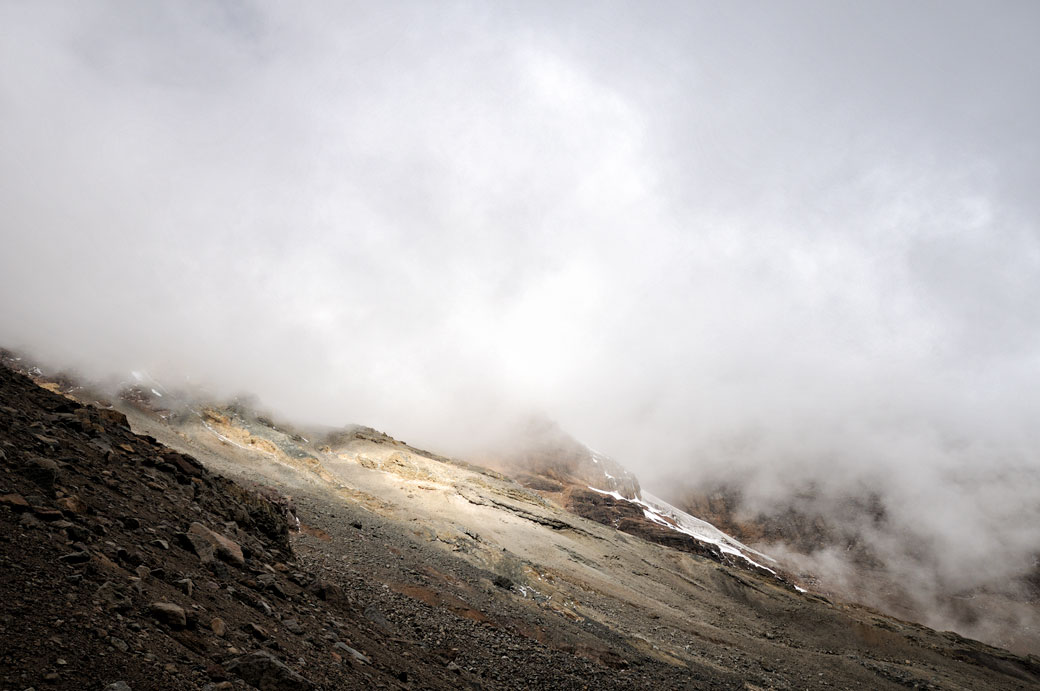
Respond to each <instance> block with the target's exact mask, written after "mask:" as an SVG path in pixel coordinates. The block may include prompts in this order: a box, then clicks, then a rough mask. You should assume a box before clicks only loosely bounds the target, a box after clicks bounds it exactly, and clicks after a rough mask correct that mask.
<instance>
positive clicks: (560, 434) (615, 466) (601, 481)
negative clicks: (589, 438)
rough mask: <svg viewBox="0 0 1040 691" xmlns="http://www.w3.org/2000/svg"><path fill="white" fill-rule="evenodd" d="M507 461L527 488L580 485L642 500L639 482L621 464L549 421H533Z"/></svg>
mask: <svg viewBox="0 0 1040 691" xmlns="http://www.w3.org/2000/svg"><path fill="white" fill-rule="evenodd" d="M504 462H505V463H506V465H507V466H509V467H510V468H511V469H512V471H513V473H514V475H516V476H517V478H518V479H519V480H521V481H522V482H523V483H524V485H525V486H527V487H530V488H532V489H538V490H541V491H558V490H556V489H555V488H554V485H559V484H561V483H562V484H564V485H580V486H582V487H588V486H591V487H595V488H596V489H602V490H605V491H607V492H618V493H619V494H621V495H622V496H625V497H628V498H630V499H634V498H637V497H639V492H640V487H639V480H638V479H637V478H636V476H635V475H633V474H632V473H630V472H629V471H628V470H626V469H625V467H624V466H622V465H621V464H620V463H618V462H617V461H615V460H613V459H612V458H610V457H608V456H604V455H603V454H600V453H596V452H595V451H593V450H592V449H590V448H588V447H587V446H585V445H584V444H582V443H581V442H579V441H577V440H576V439H574V438H573V437H571V436H570V435H568V434H567V433H566V432H564V431H563V430H562V429H560V428H559V427H558V426H557V425H556V424H555V423H553V422H551V421H548V420H541V419H537V420H532V421H529V423H528V425H527V426H526V428H525V429H523V430H521V431H520V432H519V435H518V441H517V443H516V446H515V447H514V448H513V449H512V450H511V451H510V452H509V453H508V454H507V455H506V457H505V459H504Z"/></svg>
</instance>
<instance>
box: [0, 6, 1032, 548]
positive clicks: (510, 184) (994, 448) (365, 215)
mask: <svg viewBox="0 0 1040 691" xmlns="http://www.w3.org/2000/svg"><path fill="white" fill-rule="evenodd" d="M1038 32H1040V4H1038V3H1036V2H1020V3H1016V2H986V3H983V2H971V3H962V2H913V3H910V2H891V3H886V2H875V1H872V2H860V3H846V2H841V3H837V2H829V1H823V2H761V3H757V2H745V3H741V2H726V3H718V2H699V3H694V2H676V3H670V2H633V3H607V2H595V3H561V2H550V3H544V4H541V3H534V2H518V3H515V4H514V3H484V2H474V3H448V2H437V3H431V2H418V3H414V4H413V3H392V2H379V3H372V2H365V3H356V4H353V5H352V4H351V3H344V2H336V3H328V4H323V3H285V2H280V3H277V2H271V3H262V2H260V3H246V2H207V3H190V2H166V3H162V2H157V3H139V2H131V1H126V2H113V3H106V2H65V3H51V2H14V1H3V2H0V223H2V225H0V233H2V245H0V342H2V343H3V344H5V345H7V346H9V347H21V348H26V349H28V350H29V352H32V353H35V354H37V355H39V356H42V357H44V358H49V359H50V360H51V361H52V362H55V363H58V364H62V365H74V366H77V367H80V368H82V369H84V370H86V371H87V372H89V373H91V374H94V375H103V374H109V373H126V372H128V371H129V370H131V369H136V370H147V371H149V372H151V373H152V374H153V375H155V376H156V377H159V378H161V379H162V380H164V381H166V382H169V383H170V385H177V384H180V383H183V382H184V381H186V380H190V381H192V382H199V383H205V384H206V385H207V386H209V387H211V388H212V389H214V390H216V391H220V392H239V391H249V392H253V393H255V394H257V395H258V396H259V397H260V398H261V400H262V401H263V402H264V403H265V404H267V405H268V406H270V407H272V408H274V409H276V410H278V411H281V412H282V413H283V414H284V415H286V416H289V417H291V418H295V419H298V420H308V421H315V422H322V423H329V424H340V423H345V422H360V423H366V424H371V425H373V426H376V427H379V428H381V429H384V430H386V431H388V432H390V433H391V434H394V435H395V436H398V437H401V438H405V439H408V440H410V441H415V442H418V443H425V444H429V445H432V446H435V447H437V448H442V449H446V450H449V451H450V450H452V449H454V448H460V449H461V448H462V447H463V446H464V444H463V442H464V440H466V439H468V438H470V437H471V436H474V435H480V434H481V433H482V431H483V430H487V429H491V428H495V427H496V426H497V425H500V424H502V421H503V420H506V421H509V420H511V419H512V418H511V417H510V416H512V415H516V414H525V413H528V412H538V413H543V414H545V415H548V416H550V417H552V418H553V419H555V420H557V421H558V422H559V423H560V424H561V425H562V426H563V427H564V428H566V429H568V430H570V431H572V432H573V433H574V434H576V435H577V436H578V437H580V438H581V439H582V440H584V441H586V442H587V443H589V444H591V445H592V446H594V447H596V448H598V449H599V450H601V451H602V452H605V453H608V454H610V455H613V456H615V457H617V458H619V460H621V461H622V462H623V463H625V464H627V465H628V466H629V467H631V468H633V469H635V470H636V471H637V472H638V473H640V475H641V476H642V477H644V478H645V480H644V484H647V482H649V483H650V484H651V485H652V481H653V478H655V477H664V476H665V475H667V474H668V473H671V472H682V473H687V474H689V475H690V476H691V477H693V476H697V475H699V474H704V473H708V472H709V471H710V470H711V469H713V468H718V467H725V468H730V469H732V468H737V469H739V470H741V471H742V472H750V473H752V474H754V475H756V477H759V478H762V479H761V483H762V486H763V487H765V488H770V487H774V486H775V484H776V483H778V482H783V481H787V480H790V481H792V482H801V481H802V480H803V479H804V478H812V479H815V480H817V481H823V482H839V481H840V482H845V483H848V482H852V481H853V480H855V479H858V478H862V477H865V478H868V479H869V478H874V481H877V478H879V477H883V478H885V482H887V483H889V484H890V485H891V486H892V487H893V488H894V489H893V491H895V492H897V496H898V492H900V491H902V492H905V493H906V495H907V497H908V498H909V499H912V498H913V497H915V496H917V495H919V494H920V492H921V488H922V487H927V486H929V485H931V484H933V483H935V482H937V480H938V479H940V478H949V477H951V476H952V475H957V477H959V478H962V479H963V478H964V477H970V478H975V477H976V475H979V476H987V477H990V478H992V477H1000V478H1004V479H1002V480H1001V481H1000V485H999V488H998V489H999V490H1000V493H1001V494H1000V497H1001V498H1002V500H1001V502H1000V503H1001V504H1002V505H1003V506H1005V507H1006V511H1007V512H1009V513H1010V514H1011V515H1013V516H1015V517H1018V518H1022V517H1026V516H1030V517H1032V516H1034V515H1035V512H1036V511H1037V505H1038V497H1037V493H1038V492H1040V489H1037V487H1038V486H1040V484H1038V483H1036V482H1029V481H1023V479H1022V478H1023V475H1022V473H1027V474H1028V478H1034V479H1035V477H1036V473H1037V471H1038V462H1037V449H1038V448H1040V447H1038V441H1040V439H1038V437H1040V434H1038V432H1036V431H1035V428H1036V427H1037V424H1036V423H1037V420H1038V418H1040V415H1038V413H1040V369H1038V368H1040V302H1038V297H1040V225H1038V220H1040V195H1038V194H1037V190H1038V189H1040V184H1038V182H1040V161H1038V154H1040V42H1038V41H1037V40H1036V39H1037V35H1038ZM958 474H959V475H958ZM792 478H793V479H792ZM850 478H851V479H850ZM979 482H980V481H977V480H975V479H971V480H970V481H969V482H968V484H975V485H978V483H979ZM962 484H963V483H962ZM982 484H983V485H984V484H985V482H982ZM900 488H902V489H900ZM763 491H765V490H763ZM981 491H982V490H980V492H981ZM932 495H933V496H932V497H931V500H929V504H928V505H929V506H933V507H934V506H945V505H947V504H948V503H949V501H948V500H949V499H950V497H951V496H953V495H947V494H943V493H942V492H933V493H932ZM982 496H983V495H982V494H979V495H978V496H977V497H974V498H972V497H967V498H966V497H965V496H962V495H960V494H958V495H956V496H954V498H955V499H956V500H957V501H958V502H961V504H959V506H966V505H968V504H970V503H971V502H973V501H978V502H981V501H985V502H990V501H992V500H993V497H992V496H988V495H987V496H986V497H985V499H982V498H979V497H982ZM969 513H970V512H969ZM972 516H973V517H974V514H972ZM944 520H946V519H944ZM1030 520H1032V519H1031V518H1030ZM1036 537H1037V536H1036V535H1035V534H1033V533H1032V532H1030V533H1027V534H1023V535H1020V536H1015V537H1014V538H1013V539H1016V540H1020V541H1021V543H1022V544H1021V545H1020V546H1022V547H1023V548H1024V546H1025V545H1027V543H1029V541H1030V540H1032V541H1033V544H1034V545H1035V539H1036Z"/></svg>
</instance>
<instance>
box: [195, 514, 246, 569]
mask: <svg viewBox="0 0 1040 691" xmlns="http://www.w3.org/2000/svg"><path fill="white" fill-rule="evenodd" d="M185 536H186V538H187V540H188V542H189V544H190V545H191V549H192V551H194V552H195V554H197V555H198V556H199V559H201V560H202V563H204V564H206V563H209V562H213V561H215V560H217V559H220V560H222V561H226V562H228V563H229V564H233V565H235V566H238V567H239V568H241V567H243V566H245V563H246V559H245V556H244V555H243V554H242V548H241V547H240V546H239V545H238V543H237V542H235V541H234V540H231V539H229V538H227V537H224V536H223V535H221V534H220V533H218V532H215V531H213V530H210V529H209V528H207V527H206V526H204V525H202V524H201V523H192V524H191V527H189V528H188V532H187V533H185Z"/></svg>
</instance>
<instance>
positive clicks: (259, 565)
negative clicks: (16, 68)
mask: <svg viewBox="0 0 1040 691" xmlns="http://www.w3.org/2000/svg"><path fill="white" fill-rule="evenodd" d="M56 388H61V387H60V386H58V387H56ZM157 390H158V391H160V393H162V391H161V390H159V389H157ZM73 393H74V394H75V395H76V396H78V397H80V398H81V399H82V400H84V401H85V400H87V399H93V400H94V401H95V402H96V405H95V406H94V407H93V408H85V407H81V406H80V405H79V404H77V403H75V402H73V401H71V400H69V399H67V398H63V397H61V396H59V395H56V394H53V393H50V392H47V391H44V390H43V389H40V388H38V387H35V386H34V385H32V384H31V383H30V382H29V381H28V380H27V379H25V378H23V377H20V376H18V375H14V374H12V373H9V372H6V371H0V423H2V424H0V450H2V451H3V455H2V456H0V464H2V468H3V474H2V476H0V481H2V486H0V495H2V496H3V501H2V502H0V503H2V506H0V522H2V526H0V557H2V560H3V561H2V564H3V566H4V573H5V579H4V582H3V584H2V585H0V588H3V589H4V590H3V592H2V593H0V594H2V595H3V597H0V616H2V620H0V621H2V622H3V623H4V633H3V634H2V635H3V642H4V646H3V653H2V654H0V682H2V683H3V684H4V687H5V688H19V689H24V688H26V687H29V686H35V687H37V688H41V687H42V688H65V689H73V688H76V689H78V688H92V687H97V688H104V687H105V686H106V685H107V684H109V683H114V682H117V681H123V682H126V683H127V684H129V685H130V687H131V688H134V689H138V691H139V689H142V688H144V689H147V688H172V689H177V688H185V689H187V688H202V687H205V685H206V684H214V685H217V684H224V685H225V687H226V688H230V687H228V686H226V685H227V684H228V683H230V684H232V685H233V686H237V687H238V688H242V687H243V684H245V683H247V682H248V683H250V684H252V685H254V686H259V687H261V688H274V689H281V688H328V689H332V688H380V687H382V688H449V687H450V688H458V687H462V688H517V689H520V688H523V689H530V688H553V689H557V688H562V689H570V688H573V689H578V688H591V687H596V688H604V689H609V688H645V689H671V688H676V689H678V688H709V689H714V688H732V689H766V688H799V689H804V688H810V689H817V688H820V689H822V688H834V687H839V688H854V689H886V688H893V689H894V688H905V687H907V686H910V687H912V686H917V687H919V688H929V687H931V688H944V689H983V688H987V689H988V688H995V689H1005V688H1006V689H1021V688H1029V687H1032V686H1035V685H1036V684H1037V683H1040V663H1038V660H1036V659H1035V658H1028V657H1020V656H1016V655H1013V654H1011V653H1008V652H1007V651H1003V650H1000V649H996V648H992V647H989V646H986V645H983V644H980V643H977V642H974V641H970V640H967V639H964V638H961V637H959V636H957V635H955V634H950V633H937V632H935V631H932V630H930V629H927V628H925V627H922V626H918V625H915V624H910V623H907V622H902V621H898V620H894V619H891V618H888V617H885V616H883V615H880V614H878V613H876V612H873V611H871V610H868V609H864V608H861V607H856V606H850V605H843V604H837V603H833V602H830V601H828V600H827V599H825V598H822V597H819V596H817V595H813V594H809V593H799V592H796V591H795V590H794V589H793V588H791V587H790V586H788V585H786V584H784V583H783V582H782V581H780V580H778V579H777V578H776V577H775V576H774V575H773V574H770V573H768V572H766V573H760V572H759V570H757V569H755V568H747V566H746V565H742V564H741V562H744V561H745V560H744V559H743V558H740V557H738V555H736V554H732V553H726V552H723V555H726V554H728V556H729V557H731V558H732V560H733V561H732V562H730V561H728V560H727V559H726V558H721V559H720V558H719V554H718V553H716V552H713V551H712V550H710V549H708V551H707V553H698V552H697V551H696V550H694V551H687V550H682V549H673V548H669V547H666V546H663V545H661V544H654V543H653V542H650V541H647V540H645V539H642V538H641V537H640V536H638V535H637V534H632V533H626V532H623V531H620V530H618V529H617V528H615V527H614V526H613V525H609V524H603V523H601V522H597V521H594V520H588V519H586V518H583V517H582V516H580V515H577V514H575V513H572V512H570V511H568V510H566V509H565V508H564V507H563V506H562V505H561V503H559V502H558V501H556V500H555V499H554V498H553V497H552V496H550V495H552V492H545V493H542V492H541V491H536V490H532V489H529V488H525V487H523V486H522V485H520V484H518V483H517V482H515V481H513V480H511V479H509V478H508V477H506V476H504V475H502V474H501V473H497V472H494V471H489V470H486V469H482V468H479V467H476V466H472V465H469V464H465V463H460V462H455V461H452V460H451V459H446V458H443V457H440V456H437V455H435V454H428V453H426V452H423V451H422V450H420V449H416V448H414V447H411V446H409V445H408V444H405V443H403V442H400V441H397V440H393V439H392V438H390V437H388V436H386V435H383V434H380V433H376V432H374V431H372V430H366V429H363V428H354V429H352V430H348V431H344V432H342V433H337V434H334V435H325V436H324V437H321V438H314V437H311V436H308V435H307V433H303V432H300V431H294V430H292V429H289V428H288V427H287V426H285V425H282V424H279V423H276V422H274V421H272V420H270V419H269V418H266V417H264V416H261V415H257V414H255V413H252V412H251V411H250V410H248V409H247V408H246V407H245V406H243V405H239V406H214V405H208V406H202V407H201V408H198V409H196V408H194V407H192V406H187V407H185V408H183V409H181V408H178V407H177V406H174V405H172V404H170V403H169V402H167V403H165V404H164V407H163V408H162V409H161V411H162V412H159V410H158V409H156V407H155V406H154V405H153V403H152V402H151V399H150V398H148V400H147V401H141V400H125V399H119V400H115V401H111V403H114V404H115V405H116V406H118V407H119V408H120V409H122V410H123V411H124V412H125V413H126V414H127V420H128V421H129V424H130V426H131V427H133V428H134V429H135V430H136V431H137V432H138V434H134V433H133V432H131V431H130V429H128V428H127V427H126V425H125V423H124V421H123V417H122V416H121V415H120V414H119V413H118V412H116V411H115V410H111V409H107V408H105V407H104V404H105V403H106V402H105V401H101V400H97V399H96V398H95V397H94V395H93V394H91V393H90V392H89V391H87V390H86V389H77V390H75V391H73ZM171 397H172V396H170V395H166V394H164V395H163V396H162V398H163V399H167V400H168V399H170V398H171ZM146 398H147V397H146ZM141 434H145V435H150V436H141ZM171 447H172V448H171ZM173 449H176V450H173ZM216 470H219V471H220V472H222V473H225V474H227V475H230V476H232V477H234V478H235V482H232V481H229V480H225V479H223V478H221V477H219V476H218V475H216V474H215V471H216ZM242 483H244V484H246V485H249V486H252V487H254V488H256V490H255V491H253V490H247V489H245V488H244V487H243V484H242ZM569 489H570V491H572V492H575V491H578V490H580V487H577V486H576V485H574V486H571V487H570V488H569ZM599 489H602V488H599ZM584 491H587V492H589V493H590V494H592V495H595V496H598V497H601V498H605V499H608V500H610V501H612V502H614V503H615V504H616V507H618V508H617V510H618V511H624V512H628V513H631V514H633V516H634V517H636V518H638V516H635V513H636V512H638V513H640V514H642V518H643V519H644V520H646V521H648V522H649V523H650V524H651V525H656V526H657V527H659V528H660V529H661V530H663V531H667V533H668V534H671V535H676V536H679V537H680V538H681V537H682V536H684V535H685V533H683V532H682V531H681V530H675V529H674V528H675V527H676V526H678V527H683V526H684V524H686V522H687V520H688V519H686V518H684V517H683V516H682V515H680V514H679V513H677V512H676V511H674V510H670V509H669V508H668V507H666V506H663V505H661V504H657V503H654V500H653V499H652V498H649V497H647V498H644V499H643V500H642V501H644V502H645V503H646V505H649V507H650V508H647V506H646V505H644V504H641V503H637V502H633V501H632V500H631V499H628V498H624V497H623V495H620V493H618V495H617V496H614V495H613V492H614V491H613V490H612V491H611V493H610V494H606V493H604V492H595V491H593V490H588V489H585V490H584ZM645 511H650V512H651V513H652V514H653V515H654V516H655V517H656V518H657V520H654V519H650V518H647V517H646V514H645V513H644V512H645ZM669 511H671V515H669ZM297 519H298V520H299V521H300V523H299V524H298V525H299V529H300V530H299V532H292V531H291V528H292V527H293V526H296V525H297V524H296V520H297ZM659 521H663V522H664V523H669V521H673V522H675V524H676V526H665V525H662V524H661V523H659ZM687 529H689V530H698V529H705V528H704V527H703V526H700V525H698V524H687ZM287 531H288V532H287ZM686 537H689V538H690V539H693V538H692V536H688V535H687V536H686ZM687 544H689V543H687ZM698 544H702V545H711V542H710V541H700V540H699V541H698ZM715 547H716V548H717V550H718V551H719V552H722V549H721V546H720V545H719V544H716V545H715ZM734 549H736V548H734ZM290 550H291V551H290ZM737 551H739V550H737ZM8 575H9V576H8ZM213 619H220V620H221V623H222V624H223V625H221V624H218V623H216V622H214V621H213ZM225 679H226V680H228V681H224V680H225Z"/></svg>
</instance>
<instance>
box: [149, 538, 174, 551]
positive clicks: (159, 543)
mask: <svg viewBox="0 0 1040 691" xmlns="http://www.w3.org/2000/svg"><path fill="white" fill-rule="evenodd" d="M148 544H150V545H152V546H153V547H158V548H159V549H170V543H169V542H167V541H166V540H163V539H161V538H156V539H155V540H152V541H151V542H150V543H148Z"/></svg>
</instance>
